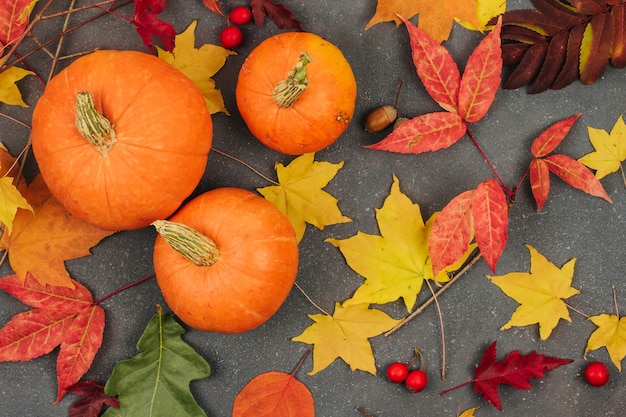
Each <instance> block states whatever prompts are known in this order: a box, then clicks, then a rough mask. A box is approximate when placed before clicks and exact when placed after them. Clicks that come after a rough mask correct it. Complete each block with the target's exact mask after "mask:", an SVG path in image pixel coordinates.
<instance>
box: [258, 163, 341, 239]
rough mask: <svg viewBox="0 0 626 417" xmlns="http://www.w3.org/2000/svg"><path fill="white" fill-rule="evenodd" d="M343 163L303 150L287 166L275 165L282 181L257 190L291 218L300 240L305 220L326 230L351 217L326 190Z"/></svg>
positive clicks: (304, 227) (279, 179)
mask: <svg viewBox="0 0 626 417" xmlns="http://www.w3.org/2000/svg"><path fill="white" fill-rule="evenodd" d="M342 167H343V162H340V163H337V164H333V163H330V162H318V161H315V154H314V153H308V154H304V155H301V156H299V157H297V158H295V159H294V160H293V161H291V163H290V164H289V165H287V166H284V165H283V164H277V165H276V174H277V176H278V182H279V185H270V186H268V187H264V188H258V189H257V191H258V192H259V193H260V194H261V195H262V196H263V197H265V199H267V200H268V201H270V202H272V203H273V204H274V205H275V206H276V207H278V209H279V210H280V211H281V212H282V213H283V214H285V215H286V216H287V218H289V220H290V221H291V224H292V225H293V227H294V229H295V231H296V237H297V239H298V242H300V241H301V240H302V237H303V236H304V232H305V229H306V223H309V224H312V225H313V226H315V227H317V228H318V229H320V230H323V229H324V227H325V226H328V225H333V224H338V223H346V222H351V221H352V220H351V219H350V218H348V217H346V216H344V215H343V214H342V213H341V211H340V210H339V207H338V206H337V203H338V200H337V199H336V198H335V197H333V196H332V195H331V194H329V193H327V192H326V191H324V190H323V188H324V187H326V185H327V184H328V183H329V182H330V181H331V180H332V179H333V178H334V177H335V175H337V173H338V172H339V170H340V169H341V168H342Z"/></svg>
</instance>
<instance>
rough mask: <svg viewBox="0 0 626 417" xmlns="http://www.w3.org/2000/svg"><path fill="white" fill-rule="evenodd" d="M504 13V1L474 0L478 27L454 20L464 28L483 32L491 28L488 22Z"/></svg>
mask: <svg viewBox="0 0 626 417" xmlns="http://www.w3.org/2000/svg"><path fill="white" fill-rule="evenodd" d="M505 11H506V0H476V16H477V19H478V26H475V25H473V24H471V23H469V22H465V21H463V20H461V19H455V20H456V21H457V23H459V24H460V25H461V26H463V27H464V28H467V29H469V30H476V31H479V32H484V31H486V30H488V29H490V28H491V26H492V25H491V24H490V22H492V21H493V20H495V19H494V18H496V17H498V16H500V15H501V14H503V13H504V12H505Z"/></svg>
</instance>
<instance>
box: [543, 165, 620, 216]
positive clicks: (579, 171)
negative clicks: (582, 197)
mask: <svg viewBox="0 0 626 417" xmlns="http://www.w3.org/2000/svg"><path fill="white" fill-rule="evenodd" d="M544 160H545V161H546V164H547V166H548V169H549V170H550V172H552V173H553V174H556V176H558V177H559V178H561V179H562V180H563V181H565V182H566V183H568V184H569V185H571V186H572V187H574V188H578V189H579V190H581V191H584V192H585V193H587V194H589V195H592V196H594V197H600V198H602V199H604V200H606V201H608V202H609V203H611V204H613V201H612V200H611V198H610V197H609V196H608V194H607V193H606V191H604V187H602V184H601V183H600V181H598V180H597V179H596V177H595V176H594V175H593V173H592V172H591V171H589V169H588V168H587V167H586V166H584V165H583V164H581V163H580V162H578V161H577V160H575V159H573V158H571V157H569V156H567V155H561V154H553V155H548V156H546V157H545V158H544Z"/></svg>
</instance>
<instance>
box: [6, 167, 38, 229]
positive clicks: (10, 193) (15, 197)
mask: <svg viewBox="0 0 626 417" xmlns="http://www.w3.org/2000/svg"><path fill="white" fill-rule="evenodd" d="M0 201H2V205H1V206H0V222H2V223H3V224H4V225H5V226H6V228H7V230H8V232H9V234H11V231H12V230H13V219H14V218H15V215H16V214H17V210H18V209H20V208H21V209H25V210H29V211H30V212H31V213H34V210H33V208H32V207H31V205H30V204H28V201H26V199H25V198H24V197H22V194H21V193H20V192H19V190H18V189H17V187H16V186H15V185H14V184H13V178H12V177H2V178H0Z"/></svg>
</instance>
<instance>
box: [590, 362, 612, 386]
mask: <svg viewBox="0 0 626 417" xmlns="http://www.w3.org/2000/svg"><path fill="white" fill-rule="evenodd" d="M585 380H586V381H587V383H588V384H589V385H593V386H594V387H601V386H602V385H604V384H606V383H607V382H608V381H609V371H608V369H606V365H605V364H604V363H602V362H591V363H589V365H587V367H586V368H585Z"/></svg>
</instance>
